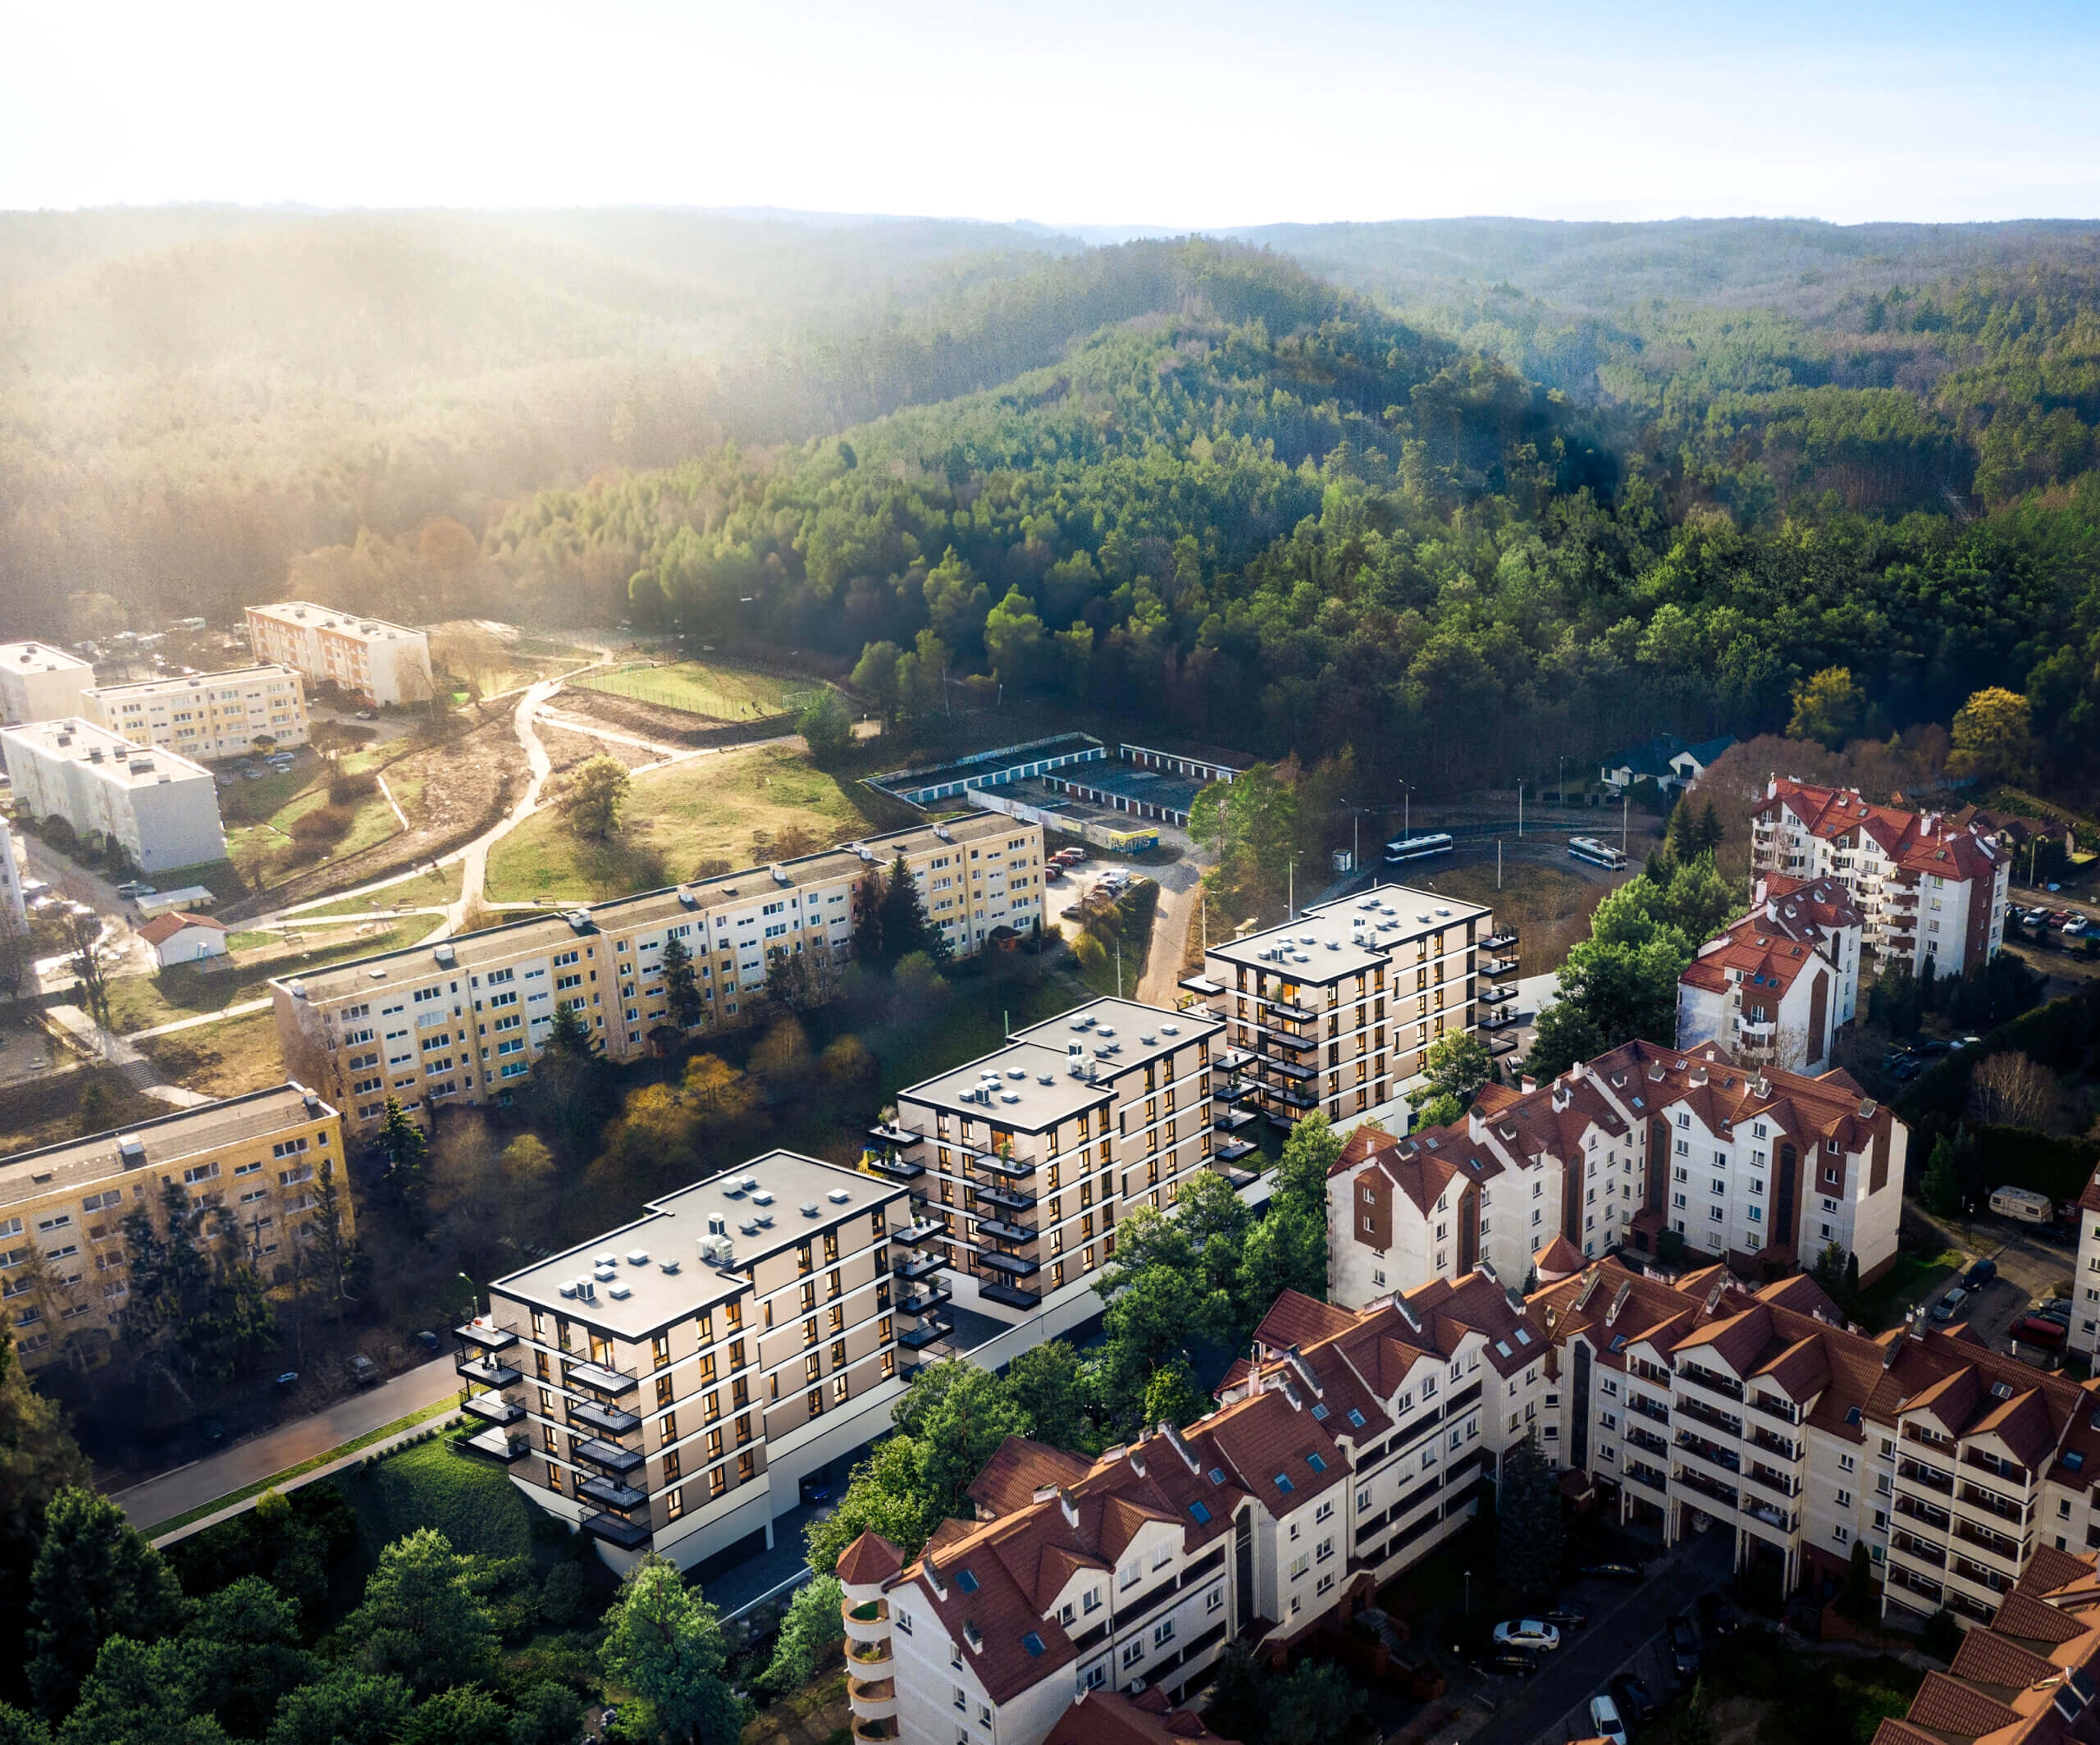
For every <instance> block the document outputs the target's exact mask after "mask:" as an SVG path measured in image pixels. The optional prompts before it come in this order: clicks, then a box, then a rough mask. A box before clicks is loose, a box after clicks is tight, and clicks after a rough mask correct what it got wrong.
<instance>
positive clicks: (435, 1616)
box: [345, 1527, 496, 1692]
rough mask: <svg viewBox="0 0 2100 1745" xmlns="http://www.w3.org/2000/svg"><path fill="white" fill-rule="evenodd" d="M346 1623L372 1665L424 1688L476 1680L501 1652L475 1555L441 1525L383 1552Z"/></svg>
mask: <svg viewBox="0 0 2100 1745" xmlns="http://www.w3.org/2000/svg"><path fill="white" fill-rule="evenodd" d="M345 1633H346V1635H347V1637H348V1638H349V1640H350V1641H352V1642H355V1643H356V1644H357V1645H358V1647H357V1653H358V1664H359V1665H361V1666H362V1667H363V1669H364V1670H365V1671H367V1672H368V1673H374V1674H389V1673H390V1674H393V1675H394V1676H395V1677H396V1678H398V1679H401V1680H402V1681H403V1683H406V1684H407V1685H408V1686H409V1688H410V1689H412V1690H414V1691H418V1692H432V1691H440V1690H445V1689H448V1688H450V1687H451V1686H453V1685H455V1684H471V1683H473V1682H474V1680H476V1679H478V1678H481V1677H482V1675H483V1674H486V1672H487V1671H488V1670H490V1668H491V1665H492V1664H493V1660H494V1656H495V1647H496V1631H495V1620H494V1619H492V1618H491V1616H490V1614H489V1608H488V1605H487V1603H486V1601H485V1600H484V1599H483V1598H482V1595H481V1593H480V1592H479V1591H478V1583H477V1580H476V1576H475V1570H474V1564H473V1559H472V1558H471V1557H468V1556H463V1555H461V1554H460V1553H459V1552H458V1551H454V1550H453V1548H452V1542H451V1541H450V1539H448V1538H446V1537H445V1535H444V1534H443V1533H440V1532H439V1531H438V1530H437V1529H436V1528H434V1527H424V1528H418V1529H417V1530H416V1531H415V1532H414V1533H410V1534H409V1535H408V1536H407V1537H405V1538H401V1539H397V1540H395V1542H394V1543H393V1544H391V1545H390V1546H387V1547H386V1550H385V1551H381V1553H380V1554H379V1567H378V1568H377V1569H375V1570H373V1571H372V1576H371V1578H370V1579H369V1580H368V1581H367V1582H366V1583H365V1589H364V1602H363V1604H362V1605H361V1606H358V1609H357V1610H355V1611H354V1612H352V1613H351V1614H350V1615H349V1618H348V1619H345Z"/></svg>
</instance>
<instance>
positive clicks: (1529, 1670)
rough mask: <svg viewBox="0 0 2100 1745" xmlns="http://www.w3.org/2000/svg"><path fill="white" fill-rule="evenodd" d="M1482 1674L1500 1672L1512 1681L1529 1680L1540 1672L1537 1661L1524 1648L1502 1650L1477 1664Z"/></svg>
mask: <svg viewBox="0 0 2100 1745" xmlns="http://www.w3.org/2000/svg"><path fill="white" fill-rule="evenodd" d="M1475 1664H1476V1665H1477V1666H1478V1667H1479V1668H1480V1670H1481V1671H1482V1672H1499V1673H1501V1674H1504V1676H1506V1677H1509V1678H1512V1679H1528V1678H1529V1677H1531V1675H1532V1674H1533V1673H1535V1672H1536V1671H1537V1670H1539V1663H1538V1660H1537V1659H1536V1657H1535V1656H1532V1655H1530V1654H1527V1652H1525V1651H1524V1650H1523V1649H1522V1648H1502V1649H1498V1650H1497V1651H1495V1653H1493V1654H1491V1655H1488V1656H1485V1657H1484V1658H1482V1659H1481V1660H1478V1661H1477V1662H1476V1663H1475Z"/></svg>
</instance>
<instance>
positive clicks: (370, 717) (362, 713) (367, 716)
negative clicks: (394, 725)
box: [358, 709, 379, 721]
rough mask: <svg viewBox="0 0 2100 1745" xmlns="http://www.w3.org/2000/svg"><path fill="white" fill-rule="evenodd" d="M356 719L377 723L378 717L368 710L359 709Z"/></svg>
mask: <svg viewBox="0 0 2100 1745" xmlns="http://www.w3.org/2000/svg"><path fill="white" fill-rule="evenodd" d="M358 719H359V720H360V721H377V719H379V717H378V716H377V715H375V714H373V713H372V710H369V709H360V710H358Z"/></svg>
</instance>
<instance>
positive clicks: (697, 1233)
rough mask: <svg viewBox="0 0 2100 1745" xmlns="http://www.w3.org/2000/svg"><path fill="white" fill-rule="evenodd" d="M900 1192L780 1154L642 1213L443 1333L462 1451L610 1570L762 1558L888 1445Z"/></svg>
mask: <svg viewBox="0 0 2100 1745" xmlns="http://www.w3.org/2000/svg"><path fill="white" fill-rule="evenodd" d="M905 1200H906V1195H905V1193H904V1191H903V1190H902V1189H901V1188H895V1187H892V1186H890V1185H888V1184H886V1183H883V1182H881V1181H874V1180H872V1179H870V1177H869V1176H865V1175H861V1174H859V1173H856V1172H854V1171H851V1170H847V1169H841V1168H839V1167H837V1166H835V1165H833V1164H829V1163H821V1162H819V1161H818V1160H817V1159H815V1158H806V1157H801V1156H799V1155H797V1153H792V1152H785V1151H775V1152H770V1153H767V1154H765V1156H763V1157H758V1158H752V1159H751V1161H750V1162H748V1163H745V1164H744V1165H742V1167H740V1168H738V1169H736V1170H733V1171H732V1172H730V1173H729V1174H728V1175H726V1176H715V1177H714V1178H712V1179H711V1180H709V1181H700V1182H696V1183H694V1184H693V1185H692V1186H690V1187H687V1188H683V1189H680V1190H678V1192H676V1193H674V1194H669V1195H665V1196H664V1198H663V1199H658V1200H653V1201H651V1203H650V1204H648V1205H647V1206H646V1208H644V1211H643V1213H642V1216H641V1217H639V1218H637V1220H635V1221H634V1222H632V1223H630V1224H627V1225H623V1226H622V1227H619V1228H617V1229H614V1230H612V1231H607V1232H606V1233H605V1235H604V1236H600V1237H598V1238H596V1239H595V1240H592V1241H591V1242H588V1243H585V1244H582V1245H579V1246H578V1247H577V1248H574V1249H570V1250H569V1251H568V1252H567V1253H565V1254H557V1255H555V1256H553V1257H551V1258H550V1259H546V1260H544V1261H541V1262H539V1263H536V1264H534V1265H532V1266H531V1267H528V1268H524V1269H523V1270H522V1271H520V1272H514V1273H512V1274H511V1275H510V1276H509V1277H505V1278H501V1279H498V1280H497V1281H495V1283H494V1284H492V1285H491V1286H490V1287H489V1305H488V1308H487V1309H486V1312H485V1313H480V1314H477V1316H476V1317H475V1318H473V1320H471V1321H470V1322H468V1323H467V1324H466V1325H465V1326H463V1327H459V1328H458V1329H457V1330H456V1337H457V1340H458V1341H459V1358H458V1359H457V1361H458V1367H459V1375H460V1377H461V1383H462V1387H463V1394H464V1404H465V1409H467V1410H468V1412H469V1413H471V1414H473V1415H474V1416H476V1417H477V1418H481V1419H482V1420H483V1421H485V1422H486V1423H487V1424H488V1426H489V1428H487V1429H486V1431H484V1432H482V1433H481V1435H479V1436H478V1437H476V1438H474V1440H473V1446H474V1447H475V1448H476V1449H477V1450H479V1451H480V1452H481V1453H482V1454H484V1455H487V1456H488V1457H489V1458H491V1459H495V1460H498V1461H500V1462H501V1463H503V1464H504V1466H506V1467H507V1468H508V1469H509V1474H510V1477H511V1478H512V1480H513V1482H515V1483H516V1484H517V1485H518V1487H519V1488H520V1489H521V1490H522V1491H523V1492H524V1494H525V1495H526V1496H527V1497H528V1498H529V1499H531V1500H532V1501H533V1502H534V1503H536V1505H538V1506H539V1507H541V1508H542V1509H545V1510H547V1511H549V1512H550V1514H556V1515H559V1517H561V1518H562V1519H564V1520H567V1521H568V1522H570V1523H573V1525H575V1526H577V1527H578V1528H581V1530H582V1532H584V1533H587V1534H588V1535H589V1536H590V1537H591V1538H592V1539H593V1540H594V1541H595V1542H596V1545H597V1547H598V1549H599V1551H600V1555H601V1556H603V1557H604V1558H605V1560H606V1562H607V1563H609V1565H611V1566H612V1567H614V1569H628V1568H631V1567H632V1565H634V1564H635V1563H637V1561H639V1560H640V1559H641V1557H642V1556H644V1555H646V1554H648V1553H650V1552H651V1551H654V1552H656V1553H659V1554H660V1555H664V1556H666V1557H669V1558H671V1559H673V1560H674V1561H676V1562H677V1563H678V1565H680V1566H681V1567H682V1568H690V1567H691V1566H692V1565H694V1564H695V1563H697V1562H699V1561H701V1560H703V1559H705V1558H707V1557H710V1556H712V1555H715V1554H717V1553H719V1552H721V1551H725V1550H728V1549H729V1548H730V1547H732V1546H739V1545H741V1544H742V1543H743V1542H746V1541H756V1540H759V1539H762V1540H763V1542H764V1544H765V1546H771V1545H772V1543H773V1537H772V1535H773V1521H774V1517H775V1516H777V1515H779V1514H785V1513H786V1512H787V1511H788V1510H790V1509H792V1508H794V1507H796V1506H797V1503H798V1502H799V1501H800V1496H799V1485H800V1482H801V1478H802V1476H803V1474H805V1473H808V1472H810V1471H811V1470H813V1469H815V1468H817V1467H819V1466H821V1465H823V1464H825V1463H827V1462H828V1461H829V1460H831V1459H833V1458H835V1457H837V1456H838V1455H842V1454H845V1453H847V1451H849V1450H852V1449H854V1448H856V1447H858V1446H860V1445H861V1443H863V1442H865V1441H868V1440H869V1439H870V1438H871V1437H874V1436H877V1435H879V1434H880V1433H882V1432H883V1431H884V1430H886V1429H887V1428H888V1426H889V1414H890V1407H891V1405H892V1404H893V1402H894V1401H895V1400H897V1397H898V1396H899V1395H900V1394H901V1393H902V1390H903V1378H902V1373H900V1371H901V1368H902V1366H901V1365H900V1363H899V1354H898V1350H897V1340H896V1322H895V1318H894V1313H893V1304H892V1301H891V1293H892V1291H893V1289H894V1288H895V1286H893V1280H892V1276H891V1275H892V1259H891V1257H892V1254H893V1251H894V1249H893V1236H894V1235H895V1233H896V1231H897V1230H898V1229H899V1228H901V1227H902V1224H903V1222H904V1218H905V1216H906V1213H905Z"/></svg>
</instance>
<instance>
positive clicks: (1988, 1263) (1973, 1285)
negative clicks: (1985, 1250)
mask: <svg viewBox="0 0 2100 1745" xmlns="http://www.w3.org/2000/svg"><path fill="white" fill-rule="evenodd" d="M1997 1276H1998V1263H1997V1262H1996V1261H1995V1260H1979V1261H1978V1262H1977V1263H1975V1265H1974V1266H1973V1267H1971V1268H1969V1270H1968V1271H1967V1272H1965V1273H1963V1274H1962V1275H1961V1288H1962V1289H1963V1290H1966V1291H1967V1292H1969V1294H1970V1295H1972V1296H1973V1295H1975V1293H1976V1292H1978V1291H1979V1290H1982V1289H1983V1288H1984V1286H1986V1285H1988V1284H1989V1283H1990V1282H1991V1281H1993V1279H1995V1278H1996V1277H1997Z"/></svg>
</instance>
